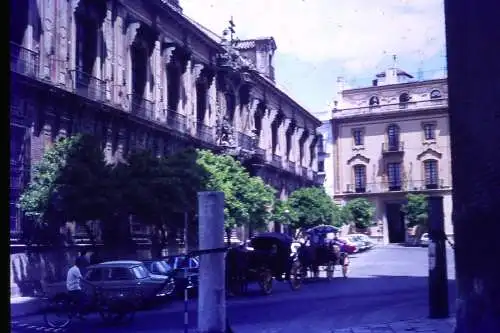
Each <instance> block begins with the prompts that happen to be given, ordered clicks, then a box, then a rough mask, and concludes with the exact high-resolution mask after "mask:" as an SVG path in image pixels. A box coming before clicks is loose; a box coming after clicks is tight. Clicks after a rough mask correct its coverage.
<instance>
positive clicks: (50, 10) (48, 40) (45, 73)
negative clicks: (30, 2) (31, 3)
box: [37, 0, 55, 80]
mask: <svg viewBox="0 0 500 333" xmlns="http://www.w3.org/2000/svg"><path fill="white" fill-rule="evenodd" d="M37 7H38V9H39V10H40V21H41V22H42V34H41V44H42V46H41V48H40V76H41V77H42V78H44V79H47V80H53V79H54V77H53V75H52V73H51V72H52V68H53V66H54V62H55V59H54V56H55V43H54V42H55V38H54V29H55V27H54V25H55V3H54V1H50V2H48V1H44V0H37Z"/></svg>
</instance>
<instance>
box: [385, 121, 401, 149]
mask: <svg viewBox="0 0 500 333" xmlns="http://www.w3.org/2000/svg"><path fill="white" fill-rule="evenodd" d="M387 146H388V150H389V151H398V150H399V127H398V125H396V124H390V125H389V126H388V127H387Z"/></svg>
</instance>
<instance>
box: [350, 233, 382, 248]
mask: <svg viewBox="0 0 500 333" xmlns="http://www.w3.org/2000/svg"><path fill="white" fill-rule="evenodd" d="M347 237H352V238H353V239H354V240H356V241H361V242H363V243H365V244H364V249H365V250H368V249H371V248H372V247H374V246H375V242H374V241H373V240H372V239H371V238H370V237H369V236H368V235H365V234H350V235H347Z"/></svg>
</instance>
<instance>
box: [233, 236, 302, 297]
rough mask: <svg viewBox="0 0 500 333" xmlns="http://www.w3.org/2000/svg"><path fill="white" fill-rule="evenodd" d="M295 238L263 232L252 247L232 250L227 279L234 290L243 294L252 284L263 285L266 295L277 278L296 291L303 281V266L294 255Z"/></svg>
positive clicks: (253, 239) (251, 244)
mask: <svg viewBox="0 0 500 333" xmlns="http://www.w3.org/2000/svg"><path fill="white" fill-rule="evenodd" d="M292 242H293V239H292V238H291V237H289V236H288V235H285V234H280V233H271V232H270V233H263V234H260V235H258V236H256V237H253V238H252V239H251V240H250V244H249V246H243V245H241V246H239V247H236V248H232V249H230V250H229V251H228V253H227V257H226V281H227V285H228V290H229V291H230V292H231V293H233V294H234V293H243V292H246V291H247V289H248V284H249V283H252V282H256V283H258V284H259V286H260V289H261V291H262V293H263V294H265V295H269V294H270V293H271V292H272V286H273V278H276V280H278V281H283V280H286V281H288V282H289V283H290V287H291V288H292V290H297V289H299V288H300V286H301V284H302V275H301V274H302V269H301V266H300V263H299V261H298V258H297V256H296V255H294V254H292V251H291V245H292Z"/></svg>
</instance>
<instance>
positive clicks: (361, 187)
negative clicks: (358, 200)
mask: <svg viewBox="0 0 500 333" xmlns="http://www.w3.org/2000/svg"><path fill="white" fill-rule="evenodd" d="M354 189H355V191H356V193H363V192H365V191H366V167H365V166H364V165H356V166H354Z"/></svg>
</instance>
